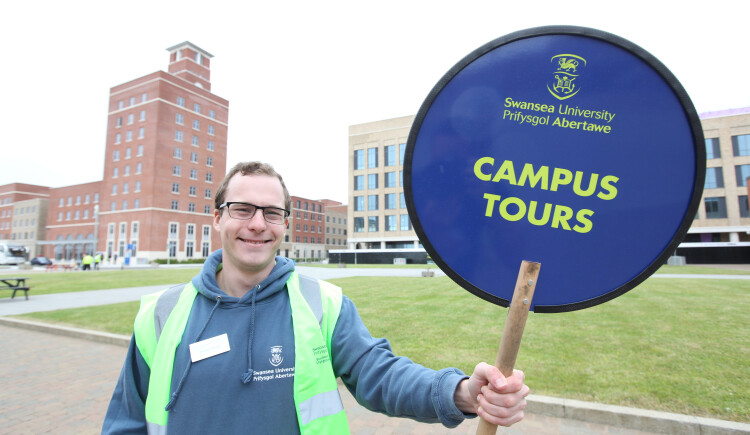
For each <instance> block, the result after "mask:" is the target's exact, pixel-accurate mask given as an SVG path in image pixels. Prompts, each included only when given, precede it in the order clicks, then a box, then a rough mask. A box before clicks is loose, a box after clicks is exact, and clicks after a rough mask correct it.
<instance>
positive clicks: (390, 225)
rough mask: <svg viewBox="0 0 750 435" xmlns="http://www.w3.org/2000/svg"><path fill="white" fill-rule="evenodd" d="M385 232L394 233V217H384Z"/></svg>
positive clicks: (395, 228) (393, 215)
mask: <svg viewBox="0 0 750 435" xmlns="http://www.w3.org/2000/svg"><path fill="white" fill-rule="evenodd" d="M385 230H386V231H396V230H397V227H396V215H395V214H392V215H386V216H385Z"/></svg>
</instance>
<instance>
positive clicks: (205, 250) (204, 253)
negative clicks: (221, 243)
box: [201, 242, 210, 257]
mask: <svg viewBox="0 0 750 435" xmlns="http://www.w3.org/2000/svg"><path fill="white" fill-rule="evenodd" d="M209 249H210V248H209V245H208V242H203V245H202V248H201V256H203V257H208V254H210V252H209Z"/></svg>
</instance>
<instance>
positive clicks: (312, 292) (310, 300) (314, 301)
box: [299, 275, 323, 326]
mask: <svg viewBox="0 0 750 435" xmlns="http://www.w3.org/2000/svg"><path fill="white" fill-rule="evenodd" d="M299 291H300V293H302V297H304V298H305V301H307V305H309V306H310V309H311V310H312V312H313V314H314V315H315V318H316V319H318V325H321V326H322V324H323V301H322V300H321V296H320V282H318V280H317V279H315V278H310V277H309V276H303V275H299Z"/></svg>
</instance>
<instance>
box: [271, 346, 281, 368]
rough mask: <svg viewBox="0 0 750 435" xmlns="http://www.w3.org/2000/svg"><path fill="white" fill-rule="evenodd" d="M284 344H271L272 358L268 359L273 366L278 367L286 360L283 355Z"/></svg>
mask: <svg viewBox="0 0 750 435" xmlns="http://www.w3.org/2000/svg"><path fill="white" fill-rule="evenodd" d="M282 347H283V346H271V358H270V359H269V360H268V361H269V362H270V363H271V365H272V366H274V367H278V366H279V364H281V363H282V362H284V357H283V356H281V351H282Z"/></svg>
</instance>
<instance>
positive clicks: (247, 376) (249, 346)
mask: <svg viewBox="0 0 750 435" xmlns="http://www.w3.org/2000/svg"><path fill="white" fill-rule="evenodd" d="M259 291H260V284H258V286H257V287H255V289H254V291H253V297H252V299H251V300H252V302H251V304H250V307H251V308H250V342H249V343H248V344H247V372H245V374H244V375H242V383H243V384H245V385H247V384H249V383H250V382H252V380H253V374H255V372H254V371H253V335H254V333H255V296H256V295H257V294H258V292H259Z"/></svg>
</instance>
